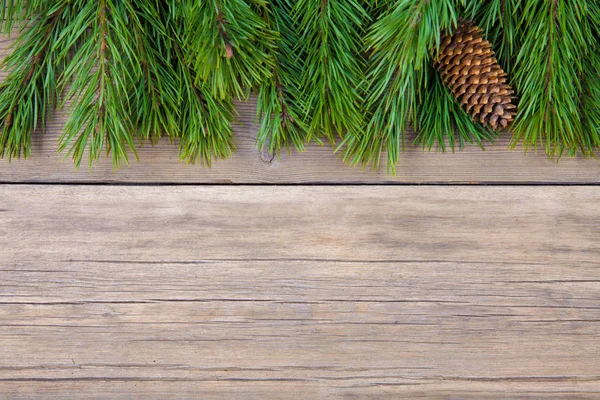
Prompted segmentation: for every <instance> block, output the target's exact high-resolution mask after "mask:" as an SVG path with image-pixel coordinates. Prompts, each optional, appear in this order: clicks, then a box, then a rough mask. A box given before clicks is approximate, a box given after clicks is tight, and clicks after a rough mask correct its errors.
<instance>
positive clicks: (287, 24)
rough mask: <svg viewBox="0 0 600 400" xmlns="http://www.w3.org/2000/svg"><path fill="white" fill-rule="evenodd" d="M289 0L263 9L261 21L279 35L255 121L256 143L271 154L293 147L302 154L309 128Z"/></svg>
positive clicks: (299, 59)
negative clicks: (256, 121)
mask: <svg viewBox="0 0 600 400" xmlns="http://www.w3.org/2000/svg"><path fill="white" fill-rule="evenodd" d="M290 12H291V5H290V3H289V1H288V0H274V1H272V2H271V3H270V4H269V5H265V7H264V8H263V19H264V20H265V22H266V23H267V25H269V26H270V27H271V29H272V30H273V31H276V32H280V35H279V36H278V37H277V39H276V41H275V43H274V44H273V46H272V47H271V49H272V50H269V49H267V51H272V53H273V56H274V58H275V63H274V64H273V68H272V71H271V72H272V76H273V78H272V79H267V80H264V81H263V82H262V84H261V85H260V87H259V89H258V98H257V107H256V118H257V120H259V121H260V127H259V129H258V133H257V138H256V144H257V146H258V148H260V149H266V150H268V151H269V153H271V154H280V152H281V149H282V148H286V149H288V151H289V148H290V145H293V146H294V147H295V148H296V149H297V150H298V151H304V143H305V141H306V140H307V136H308V126H307V125H306V124H305V123H304V122H303V113H304V105H303V104H302V99H301V93H300V77H301V73H302V68H303V57H302V56H303V55H302V54H298V53H297V52H296V51H294V47H295V46H296V44H297V43H298V36H297V34H296V31H295V29H294V22H293V20H292V18H291V15H290Z"/></svg>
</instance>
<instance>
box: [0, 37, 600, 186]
mask: <svg viewBox="0 0 600 400" xmlns="http://www.w3.org/2000/svg"><path fill="white" fill-rule="evenodd" d="M10 43H11V40H8V39H7V38H6V37H3V40H0V59H4V57H5V56H6V55H7V54H8V52H9V45H10ZM2 76H3V75H2V74H0V79H1V78H2ZM67 111H68V110H67ZM238 112H239V117H238V120H239V122H240V124H239V125H237V126H236V129H235V131H236V137H237V146H238V151H237V153H236V154H235V155H234V156H233V157H231V158H230V159H228V160H221V161H218V162H216V163H214V165H213V167H212V168H205V167H203V166H201V165H195V166H192V165H186V164H184V163H182V162H180V161H179V150H178V146H177V144H169V143H168V140H163V141H162V142H161V143H160V144H159V145H157V146H155V147H151V146H149V145H147V146H145V147H144V148H141V149H140V151H139V155H140V162H139V163H137V162H136V161H135V160H133V161H132V165H131V167H124V168H122V169H121V170H120V171H116V172H115V171H113V169H112V166H111V162H110V160H109V159H103V160H101V161H100V162H98V163H96V164H95V165H94V167H93V168H92V169H91V170H89V169H88V168H86V167H85V166H83V167H82V168H80V169H79V170H76V169H75V167H74V166H73V163H72V162H71V160H70V159H67V160H65V161H63V159H64V154H58V153H57V148H58V145H57V141H58V138H59V136H60V134H61V133H62V129H63V125H64V122H65V116H64V115H63V112H57V114H56V117H55V119H54V120H53V121H51V122H50V124H49V127H48V132H47V133H46V135H45V136H41V135H40V134H37V135H35V136H34V139H33V151H32V153H33V155H32V157H31V158H30V159H29V160H14V161H13V162H12V163H10V164H9V163H8V162H7V161H6V160H0V183H10V182H124V183H135V182H138V183H167V182H170V183H600V162H598V160H595V159H587V160H586V159H582V158H574V159H572V158H571V159H569V158H564V159H562V160H561V161H560V162H559V163H558V164H557V163H556V161H555V160H550V159H548V157H547V156H546V155H545V154H544V153H543V152H542V151H538V152H537V153H529V154H528V155H527V156H525V155H524V151H523V149H522V148H517V149H516V150H512V151H511V150H509V149H508V141H509V136H508V134H504V135H503V136H502V138H500V139H499V141H498V143H497V144H496V145H488V146H487V147H486V151H482V150H481V149H480V148H479V147H477V146H474V145H472V146H468V147H467V148H465V149H464V150H462V151H457V152H456V153H454V154H453V153H445V154H442V153H438V152H436V151H432V152H429V153H428V152H423V151H422V149H421V148H420V147H411V146H408V147H407V151H406V153H404V154H403V155H402V159H401V162H400V165H399V166H398V171H397V176H395V177H392V176H389V175H388V174H387V173H386V170H385V167H384V168H382V170H380V171H372V170H371V168H370V167H368V168H367V169H366V170H363V169H362V168H360V167H350V166H348V165H345V164H344V163H343V161H342V160H341V159H340V157H339V156H338V155H334V154H333V150H332V148H331V147H330V146H325V147H321V146H319V145H316V144H314V145H310V146H309V147H308V150H307V151H306V152H305V153H297V152H292V154H291V155H287V154H284V155H282V156H281V157H280V158H279V159H277V158H275V159H273V157H271V156H270V155H268V154H261V152H260V151H258V150H257V149H256V148H255V145H254V144H255V138H256V130H257V126H256V125H255V124H253V122H254V118H255V103H254V100H252V101H250V102H249V103H245V104H239V105H238ZM412 138H414V134H413V133H412V132H409V133H408V134H407V143H410V142H411V140H412ZM384 165H385V163H384Z"/></svg>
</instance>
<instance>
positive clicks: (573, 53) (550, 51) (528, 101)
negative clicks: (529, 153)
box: [513, 0, 597, 157]
mask: <svg viewBox="0 0 600 400" xmlns="http://www.w3.org/2000/svg"><path fill="white" fill-rule="evenodd" d="M577 3H578V4H577V7H574V6H573V4H571V2H567V1H564V0H532V1H528V2H527V3H526V5H525V6H524V8H523V10H522V14H521V20H520V24H521V26H522V33H521V35H522V45H521V49H520V51H519V53H518V55H517V59H516V63H515V68H514V76H513V78H514V79H513V81H514V83H515V87H516V89H517V92H518V94H519V95H520V103H519V113H518V115H517V119H516V120H515V122H514V124H513V131H514V136H513V146H515V145H516V144H517V143H518V142H520V141H522V142H523V144H524V145H525V148H526V149H528V148H529V147H531V146H533V147H536V146H537V145H538V144H540V145H543V146H544V147H545V149H546V152H547V153H548V154H549V155H550V156H558V157H560V156H561V155H562V154H564V153H565V152H567V153H569V154H576V153H577V152H578V151H581V152H582V153H583V154H584V155H585V154H589V153H591V152H592V151H593V142H594V141H595V140H593V139H592V138H590V137H589V136H588V133H587V132H586V130H585V128H584V126H583V123H582V119H581V117H580V113H579V110H580V97H581V95H582V93H583V88H582V85H581V79H580V78H581V76H582V74H583V72H584V70H585V69H586V68H587V67H588V65H586V62H585V61H584V60H586V59H587V58H588V57H590V54H591V53H592V52H593V51H594V50H595V48H594V46H595V40H596V39H595V38H594V35H593V32H592V24H591V21H590V13H591V12H593V10H594V8H595V7H597V5H596V4H595V2H594V1H591V0H578V2H577ZM595 79H597V77H596V78H595Z"/></svg>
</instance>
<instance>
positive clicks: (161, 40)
mask: <svg viewBox="0 0 600 400" xmlns="http://www.w3.org/2000/svg"><path fill="white" fill-rule="evenodd" d="M135 7H136V14H137V15H138V18H139V19H140V24H139V25H136V30H135V35H136V37H137V42H138V49H139V57H140V64H141V68H142V76H141V80H140V82H139V85H136V87H134V88H131V93H133V99H132V102H133V104H134V105H133V107H132V108H133V110H132V111H133V112H134V113H135V114H134V116H133V119H134V124H135V126H137V130H138V132H139V135H140V137H141V138H142V139H150V140H151V142H152V143H153V144H154V143H156V142H157V141H158V139H159V138H160V137H161V136H162V134H163V133H166V134H167V135H168V136H169V138H170V139H173V138H175V137H178V136H179V133H180V123H179V120H180V112H179V111H180V100H179V92H178V89H179V82H178V79H177V78H178V76H177V72H176V71H175V69H174V68H173V62H174V60H173V54H172V46H173V45H172V41H173V38H172V36H173V34H172V33H171V32H169V31H168V28H167V26H166V22H165V20H164V17H163V15H167V16H168V15H169V14H168V9H167V8H166V7H164V5H163V6H162V7H161V5H157V2H156V1H155V0H138V1H137V2H136V4H135Z"/></svg>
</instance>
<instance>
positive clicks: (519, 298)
mask: <svg viewBox="0 0 600 400" xmlns="http://www.w3.org/2000/svg"><path fill="white" fill-rule="evenodd" d="M7 43H8V42H7V41H4V42H2V49H3V50H2V51H3V54H4V53H5V47H6V44H7ZM238 108H239V113H240V115H239V120H240V125H238V126H237V127H236V134H237V138H238V153H236V155H235V156H233V157H232V158H231V159H230V160H227V161H220V162H217V163H216V164H215V165H214V166H213V168H211V169H207V168H203V167H202V166H190V165H185V164H182V163H180V162H178V149H177V146H176V145H169V144H168V142H167V141H163V142H161V143H160V144H159V145H157V146H155V147H150V146H147V147H144V148H143V149H141V151H140V159H141V162H140V163H139V164H138V163H135V162H134V163H133V164H132V166H131V167H129V168H127V167H126V168H123V169H122V170H120V171H116V172H115V171H113V170H112V168H111V165H110V160H102V161H101V162H99V163H98V164H97V165H95V166H94V167H93V169H92V170H91V171H89V170H88V169H87V168H86V167H82V168H81V169H80V170H79V171H77V170H75V168H74V167H73V165H72V163H71V162H70V160H66V161H64V162H63V161H62V158H63V156H62V155H58V154H57V153H56V149H57V144H56V142H57V138H58V136H59V135H60V132H61V130H62V124H63V122H64V118H56V119H55V120H53V121H52V122H51V124H50V126H49V128H48V132H47V133H46V135H45V136H41V135H37V136H35V139H34V148H33V156H32V158H31V159H29V160H26V161H24V160H13V162H12V163H10V164H9V163H8V162H6V160H2V161H0V398H2V399H70V398H81V399H189V398H198V399H203V400H204V399H209V400H210V399H248V400H255V399H256V400H271V399H282V400H283V399H286V400H287V399H325V398H327V399H390V400H391V399H416V398H427V399H598V398H600V208H599V204H600V190H599V188H598V185H599V184H600V162H599V161H597V160H584V159H581V158H574V159H563V160H561V161H560V162H559V163H558V164H557V163H556V162H555V161H553V160H548V159H547V158H546V156H545V155H543V154H542V153H539V152H538V153H531V154H528V155H527V156H524V155H523V151H522V149H517V150H516V151H509V150H508V149H507V140H508V139H507V138H506V137H504V138H502V139H501V140H500V141H499V143H498V144H497V145H495V146H489V148H487V149H486V151H485V152H484V151H482V150H481V149H479V148H477V147H468V148H466V149H465V150H463V151H459V152H456V153H455V154H452V153H446V154H440V153H435V152H429V153H428V152H425V153H424V152H422V150H421V149H418V148H409V149H408V151H407V152H406V153H405V154H404V155H403V156H402V159H401V163H400V165H399V167H398V175H397V176H396V177H391V176H388V175H386V173H385V170H383V171H378V172H372V171H370V170H366V171H363V170H361V169H360V168H351V167H348V166H345V165H344V164H343V163H342V161H341V160H340V159H339V157H337V156H335V155H332V154H331V149H330V148H327V147H319V146H316V145H311V146H309V148H308V151H307V152H306V153H303V154H298V153H293V154H292V155H289V156H288V155H282V156H281V158H275V159H274V158H272V157H271V156H269V155H268V154H261V153H260V152H259V151H257V150H256V149H255V148H254V137H255V133H256V126H255V125H254V124H253V119H254V105H253V103H252V102H249V103H246V104H239V107H238Z"/></svg>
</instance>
